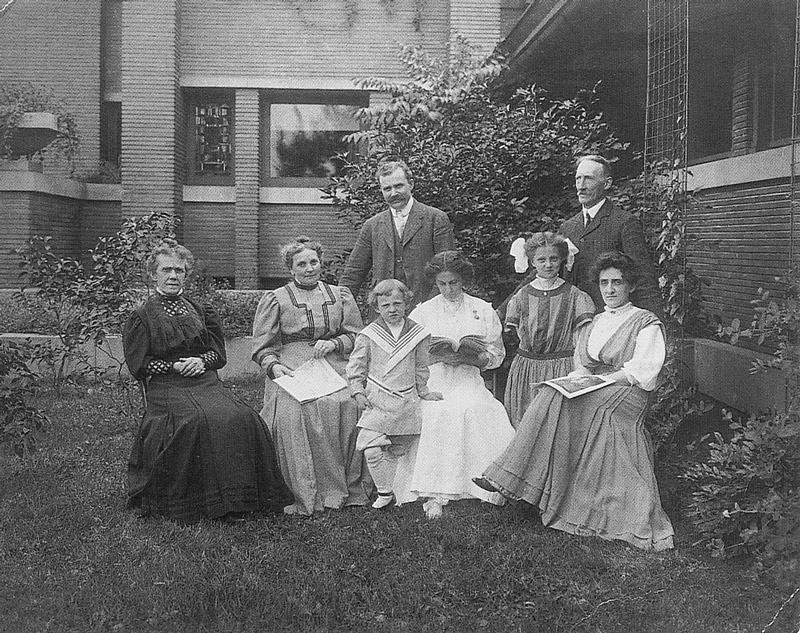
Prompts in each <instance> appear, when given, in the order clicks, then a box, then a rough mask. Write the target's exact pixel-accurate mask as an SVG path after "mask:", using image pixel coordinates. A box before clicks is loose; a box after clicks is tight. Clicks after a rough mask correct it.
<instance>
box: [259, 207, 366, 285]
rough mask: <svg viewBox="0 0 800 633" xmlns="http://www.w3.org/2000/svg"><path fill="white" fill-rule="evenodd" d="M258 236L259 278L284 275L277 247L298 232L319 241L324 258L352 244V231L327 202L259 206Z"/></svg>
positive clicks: (350, 246) (348, 247) (284, 266)
mask: <svg viewBox="0 0 800 633" xmlns="http://www.w3.org/2000/svg"><path fill="white" fill-rule="evenodd" d="M260 218H261V229H260V233H261V239H260V241H259V244H258V262H259V270H260V271H261V277H264V278H266V277H288V272H287V271H286V265H285V264H284V263H283V260H281V257H280V249H281V246H282V245H283V244H285V243H287V242H289V241H290V240H293V239H294V238H295V237H297V236H298V235H301V234H305V235H308V236H309V237H310V238H312V239H314V240H317V241H319V242H321V243H322V246H323V247H324V249H325V259H326V260H330V259H332V258H333V257H334V256H335V255H336V254H341V253H343V252H344V251H345V250H349V249H350V248H352V247H353V242H355V235H356V234H355V231H354V230H353V227H352V226H351V225H350V224H349V223H348V222H347V221H345V220H342V219H340V218H338V217H337V216H336V210H335V208H334V207H333V205H330V204H315V205H292V204H275V205H261V215H260Z"/></svg>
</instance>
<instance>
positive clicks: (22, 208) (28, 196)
mask: <svg viewBox="0 0 800 633" xmlns="http://www.w3.org/2000/svg"><path fill="white" fill-rule="evenodd" d="M0 208H2V209H3V222H4V224H3V231H2V232H0V288H17V287H20V286H21V285H22V281H21V279H20V277H19V270H20V269H19V266H18V262H19V258H18V257H17V256H16V255H15V254H12V252H11V251H12V250H14V249H17V248H21V247H22V246H24V245H25V242H27V241H28V240H29V239H31V238H32V237H33V236H34V235H42V236H45V235H49V236H51V237H52V238H53V239H52V241H51V242H50V246H51V248H52V249H53V252H54V253H55V255H56V256H57V257H77V255H78V252H79V249H80V231H79V222H78V217H79V213H80V201H79V200H73V199H70V198H63V197H60V196H52V195H49V194H44V193H38V192H35V191H0Z"/></svg>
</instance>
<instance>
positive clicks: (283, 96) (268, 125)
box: [260, 89, 370, 188]
mask: <svg viewBox="0 0 800 633" xmlns="http://www.w3.org/2000/svg"><path fill="white" fill-rule="evenodd" d="M369 103H370V93H369V92H367V91H364V90H289V89H287V90H265V91H264V92H262V94H261V134H260V135H261V142H262V145H261V150H262V153H261V155H262V161H261V162H262V167H261V182H262V186H264V187H308V188H319V187H324V186H326V185H327V184H328V182H329V179H328V178H317V177H307V176H272V175H271V173H270V172H271V170H272V165H271V157H272V122H271V117H270V108H271V106H272V105H276V104H297V105H350V106H355V107H357V108H364V107H368V106H369Z"/></svg>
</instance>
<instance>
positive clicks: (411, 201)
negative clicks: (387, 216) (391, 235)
mask: <svg viewBox="0 0 800 633" xmlns="http://www.w3.org/2000/svg"><path fill="white" fill-rule="evenodd" d="M413 206H414V196H411V197H410V198H409V199H408V202H407V203H406V206H404V207H403V208H402V209H400V210H399V211H396V210H395V209H393V208H392V207H389V210H390V211H391V212H392V217H394V218H396V217H397V216H400V217H406V216H407V215H408V214H409V213H410V212H411V207H413Z"/></svg>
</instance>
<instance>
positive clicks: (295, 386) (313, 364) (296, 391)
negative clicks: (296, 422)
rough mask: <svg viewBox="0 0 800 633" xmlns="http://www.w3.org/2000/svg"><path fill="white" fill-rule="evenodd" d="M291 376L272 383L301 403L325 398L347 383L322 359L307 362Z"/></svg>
mask: <svg viewBox="0 0 800 633" xmlns="http://www.w3.org/2000/svg"><path fill="white" fill-rule="evenodd" d="M292 374H293V375H292V376H281V377H280V378H275V380H274V382H275V384H276V385H278V386H279V387H281V389H284V390H285V391H286V392H287V393H288V394H289V395H290V396H292V398H294V399H295V400H297V401H298V402H301V403H303V402H310V401H311V400H316V399H317V398H321V397H322V396H327V395H329V394H332V393H334V392H336V391H339V390H340V389H344V388H345V387H346V386H347V381H346V380H345V379H344V378H342V377H341V376H340V375H339V374H337V373H336V370H335V369H334V368H333V367H331V365H330V363H329V362H328V361H326V360H325V359H324V358H312V359H310V360H307V361H306V362H305V363H303V364H302V365H300V367H298V368H297V369H295V370H293V371H292Z"/></svg>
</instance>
